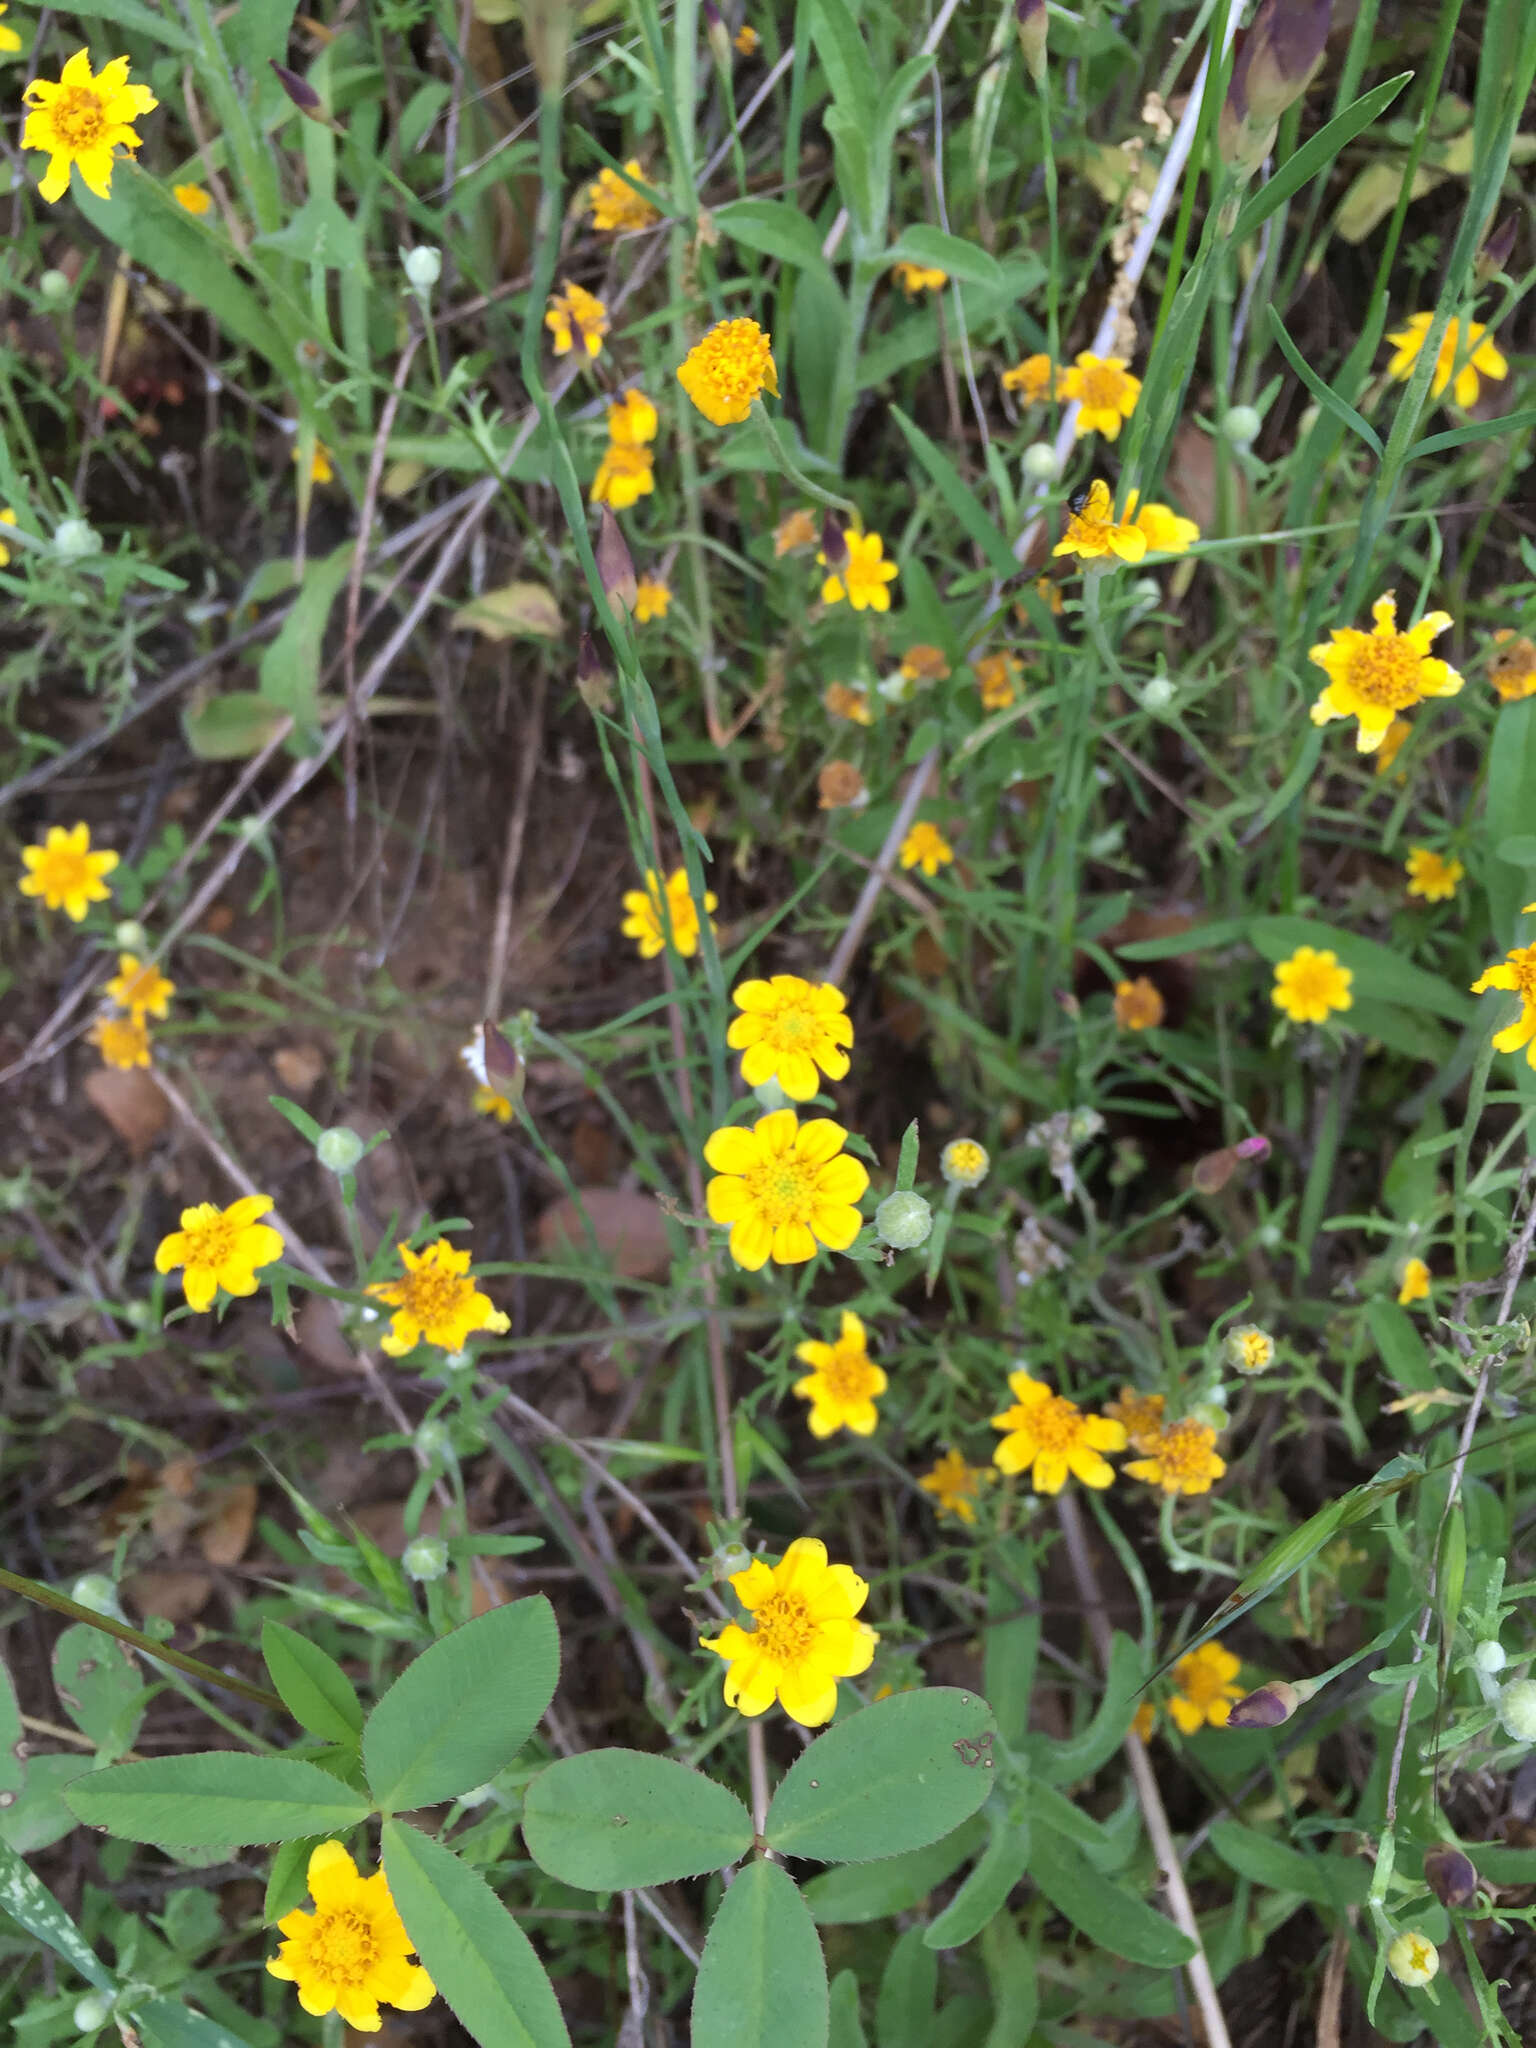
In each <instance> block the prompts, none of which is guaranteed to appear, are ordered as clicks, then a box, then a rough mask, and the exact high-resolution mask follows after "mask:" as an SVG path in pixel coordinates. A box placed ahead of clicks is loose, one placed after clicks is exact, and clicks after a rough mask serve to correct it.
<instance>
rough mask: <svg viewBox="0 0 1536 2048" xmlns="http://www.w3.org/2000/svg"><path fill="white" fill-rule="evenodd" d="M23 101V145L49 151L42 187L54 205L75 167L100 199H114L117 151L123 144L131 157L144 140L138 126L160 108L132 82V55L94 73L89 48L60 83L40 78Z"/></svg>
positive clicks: (67, 67) (74, 60) (144, 89)
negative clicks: (137, 121)
mask: <svg viewBox="0 0 1536 2048" xmlns="http://www.w3.org/2000/svg"><path fill="white" fill-rule="evenodd" d="M22 98H23V100H24V101H25V102H26V105H27V108H28V113H27V119H26V125H25V127H24V128H23V129H22V131H21V146H22V148H23V149H45V150H47V152H48V168H47V170H46V171H45V172H44V173H43V176H42V179H41V182H40V183H39V185H38V188H37V189H38V191H39V193H41V195H42V197H43V198H44V199H46V200H47V201H48V202H49V204H50V205H52V203H53V202H54V200H56V199H62V198H63V197H64V194H65V193H66V192H67V191H68V190H69V174H70V170H71V168H72V167H78V169H79V172H80V176H81V177H82V179H83V180H84V181H85V183H86V185H87V186H88V187H89V188H90V190H91V191H92V192H94V193H95V195H96V197H97V198H98V199H107V198H110V197H111V192H112V164H113V154H112V152H113V150H114V149H116V148H117V147H118V146H119V145H121V147H122V148H124V149H126V150H127V151H128V153H129V154H130V156H131V155H132V154H133V152H134V151H135V150H136V149H137V148H138V147H139V143H140V140H141V138H140V136H139V133H138V131H137V130H136V129H135V127H134V126H133V124H134V122H135V121H136V120H137V119H138V118H139V116H140V115H141V114H148V113H151V112H153V110H154V109H155V108H156V107H157V106H159V104H160V102H159V101H158V100H157V99H156V98H155V96H154V94H153V93H152V92H151V91H150V89H149V87H148V86H147V85H130V84H129V83H128V59H127V58H126V57H114V58H113V60H112V62H111V63H110V64H104V65H103V66H102V67H101V70H100V71H99V72H96V73H93V72H92V70H91V55H90V52H89V50H77V51H76V52H75V54H74V56H73V57H71V58H70V60H69V62H68V63H67V64H66V65H65V66H64V69H63V71H62V72H61V73H60V75H59V79H58V82H57V83H54V82H53V81H52V80H50V79H46V78H34V79H33V80H32V83H31V84H30V85H29V86H28V87H27V89H26V91H25V92H24V93H23V94H22Z"/></svg>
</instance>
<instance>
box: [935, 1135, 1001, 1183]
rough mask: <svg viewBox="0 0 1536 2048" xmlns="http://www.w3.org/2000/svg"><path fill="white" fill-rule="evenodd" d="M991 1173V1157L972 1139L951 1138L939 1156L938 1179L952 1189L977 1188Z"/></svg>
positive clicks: (983, 1147) (985, 1149) (984, 1148)
mask: <svg viewBox="0 0 1536 2048" xmlns="http://www.w3.org/2000/svg"><path fill="white" fill-rule="evenodd" d="M991 1171H992V1159H991V1155H990V1154H989V1153H988V1151H987V1148H986V1146H985V1145H978V1144H977V1142H976V1140H975V1139H974V1138H951V1139H950V1141H949V1143H948V1144H947V1145H946V1146H945V1147H944V1150H943V1151H942V1152H941V1153H940V1154H939V1178H940V1179H941V1180H943V1181H944V1182H946V1183H947V1185H948V1186H950V1187H952V1188H979V1187H980V1186H981V1184H982V1182H983V1181H984V1180H985V1179H986V1177H987V1175H988V1174H989V1173H990V1172H991Z"/></svg>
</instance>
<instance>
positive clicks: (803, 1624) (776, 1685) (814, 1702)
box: [699, 1536, 879, 1728]
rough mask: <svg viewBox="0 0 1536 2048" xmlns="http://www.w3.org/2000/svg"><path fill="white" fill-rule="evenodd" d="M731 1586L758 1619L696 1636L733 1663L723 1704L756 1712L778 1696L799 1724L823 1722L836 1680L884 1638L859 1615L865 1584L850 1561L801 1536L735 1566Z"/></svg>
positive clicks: (853, 1671) (853, 1670)
mask: <svg viewBox="0 0 1536 2048" xmlns="http://www.w3.org/2000/svg"><path fill="white" fill-rule="evenodd" d="M731 1586H732V1589H733V1590H734V1592H735V1594H736V1598H737V1599H738V1600H739V1601H740V1602H741V1604H742V1606H743V1607H744V1608H745V1609H746V1610H747V1613H748V1614H749V1615H750V1616H751V1617H752V1622H753V1626H752V1627H751V1628H750V1629H744V1628H742V1627H741V1626H740V1625H739V1623H737V1622H734V1621H728V1622H727V1623H726V1625H725V1627H724V1628H723V1629H721V1631H720V1633H719V1635H717V1636H700V1638H699V1641H700V1643H701V1645H702V1646H703V1648H705V1649H706V1650H713V1651H714V1653H715V1655H716V1656H717V1657H723V1658H724V1659H725V1661H726V1663H727V1664H728V1665H729V1666H730V1669H729V1670H728V1671H727V1672H726V1674H725V1704H726V1705H727V1706H728V1707H735V1708H736V1709H737V1711H738V1712H739V1713H743V1714H746V1715H749V1716H751V1715H757V1714H763V1713H766V1712H767V1710H768V1709H769V1707H771V1706H772V1705H773V1703H774V1701H775V1699H777V1700H778V1702H779V1704H780V1705H781V1706H782V1707H783V1709H784V1711H785V1713H786V1714H788V1716H789V1718H790V1719H791V1720H792V1721H798V1722H799V1723H800V1725H801V1727H802V1728H820V1727H821V1726H822V1725H823V1723H824V1722H827V1721H830V1720H831V1718H832V1716H833V1714H834V1713H835V1712H836V1711H837V1681H838V1680H839V1679H840V1678H857V1677H858V1676H859V1674H860V1672H863V1671H867V1670H868V1669H869V1667H870V1665H871V1664H872V1663H873V1661H874V1655H875V1644H876V1643H877V1642H878V1641H879V1637H878V1636H877V1635H876V1633H875V1631H874V1629H872V1628H871V1627H870V1625H869V1623H868V1622H867V1621H859V1620H857V1619H856V1617H857V1615H858V1612H859V1609H860V1608H861V1607H862V1606H863V1605H864V1602H865V1601H866V1600H867V1599H868V1598H869V1586H868V1584H867V1583H866V1582H865V1581H864V1580H863V1579H861V1578H860V1577H859V1575H858V1573H857V1572H855V1571H854V1569H853V1568H852V1566H851V1565H846V1564H828V1563H827V1549H826V1545H825V1544H824V1543H819V1542H818V1541H817V1540H816V1538H815V1537H814V1536H800V1537H797V1538H796V1539H795V1541H794V1542H793V1543H791V1544H790V1546H789V1548H788V1550H786V1551H785V1553H784V1555H783V1556H782V1557H781V1558H780V1559H779V1562H778V1563H777V1564H776V1565H769V1564H766V1563H764V1561H763V1559H762V1558H760V1557H755V1558H753V1560H752V1562H751V1564H749V1565H748V1566H747V1568H746V1570H745V1571H744V1572H733V1573H732V1574H731Z"/></svg>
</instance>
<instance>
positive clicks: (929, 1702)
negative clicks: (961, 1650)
mask: <svg viewBox="0 0 1536 2048" xmlns="http://www.w3.org/2000/svg"><path fill="white" fill-rule="evenodd" d="M995 1732H996V1731H995V1729H994V1726H993V1722H992V1710H991V1708H990V1707H989V1706H988V1705H987V1703H986V1701H985V1700H983V1699H980V1698H978V1697H977V1695H976V1694H975V1693H972V1692H960V1691H958V1690H957V1689H956V1688H954V1687H951V1686H932V1687H929V1688H927V1689H925V1690H924V1691H922V1692H902V1693H894V1694H893V1695H892V1696H891V1697H890V1698H889V1699H884V1700H878V1701H876V1703H875V1705H874V1706H872V1707H865V1708H864V1710H863V1712H862V1713H858V1714H855V1715H854V1716H853V1717H852V1718H851V1719H850V1720H847V1721H840V1722H839V1723H838V1724H837V1725H836V1727H834V1728H831V1729H829V1730H828V1731H827V1733H826V1734H825V1735H822V1736H820V1737H818V1739H817V1740H816V1741H815V1742H813V1743H812V1744H811V1745H810V1747H809V1748H808V1749H807V1750H805V1751H804V1753H803V1754H802V1755H801V1756H800V1757H798V1758H797V1759H796V1761H795V1763H794V1764H793V1765H792V1766H791V1768H790V1770H789V1772H788V1773H787V1775H786V1776H785V1778H784V1781H783V1783H782V1784H781V1785H780V1786H779V1789H778V1791H777V1792H776V1793H775V1795H774V1799H773V1804H772V1805H771V1806H770V1807H769V1809H768V1818H767V1821H766V1823H765V1825H764V1829H763V1833H764V1837H765V1839H766V1840H767V1842H768V1845H769V1847H770V1848H772V1849H776V1850H778V1851H779V1852H780V1854H782V1855H786V1856H807V1857H813V1858H815V1859H816V1860H817V1861H818V1862H821V1863H871V1862H874V1861H875V1860H876V1858H878V1857H882V1856H899V1855H900V1854H901V1853H902V1852H903V1851H904V1850H907V1849H919V1848H921V1847H922V1846H923V1844H924V1843H925V1842H936V1841H937V1840H938V1838H939V1837H940V1835H947V1834H948V1833H949V1832H950V1831H951V1829H953V1828H956V1827H958V1826H959V1825H960V1823H961V1821H963V1820H965V1819H966V1818H967V1817H968V1816H969V1815H971V1814H973V1813H974V1812H975V1811H976V1809H977V1808H978V1807H979V1806H980V1805H981V1803H982V1801H983V1800H984V1799H985V1798H986V1796H987V1794H988V1793H989V1792H990V1791H991V1789H992V1785H993V1781H994V1771H993V1760H992V1738H993V1735H994V1733H995Z"/></svg>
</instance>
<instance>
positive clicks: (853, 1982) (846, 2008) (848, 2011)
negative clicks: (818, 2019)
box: [828, 1970, 869, 2048]
mask: <svg viewBox="0 0 1536 2048" xmlns="http://www.w3.org/2000/svg"><path fill="white" fill-rule="evenodd" d="M828 2048H869V2041H868V2039H867V2037H866V2035H865V2032H864V2022H863V2021H862V2020H861V2019H860V2018H859V1980H858V1978H857V1977H856V1976H855V1975H854V1974H853V1972H852V1970H839V1971H838V1973H837V1975H836V1976H835V1977H834V1978H833V1979H832V2024H831V2028H830V2031H829V2034H828Z"/></svg>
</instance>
